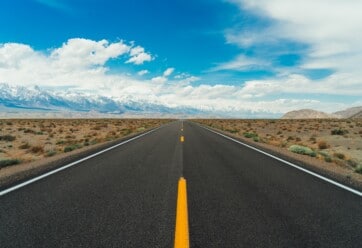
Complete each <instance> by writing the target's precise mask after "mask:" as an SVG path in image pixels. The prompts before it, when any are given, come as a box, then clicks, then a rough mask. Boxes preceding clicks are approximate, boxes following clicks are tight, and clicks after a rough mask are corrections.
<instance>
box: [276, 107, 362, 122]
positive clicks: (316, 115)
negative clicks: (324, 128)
mask: <svg viewBox="0 0 362 248" xmlns="http://www.w3.org/2000/svg"><path fill="white" fill-rule="evenodd" d="M330 118H342V119H347V118H352V119H357V118H362V106H359V107H352V108H348V109H345V110H342V111H337V112H334V113H331V114H329V113H325V112H321V111H316V110H313V109H300V110H294V111H290V112H287V113H285V114H284V115H283V117H282V119H330Z"/></svg>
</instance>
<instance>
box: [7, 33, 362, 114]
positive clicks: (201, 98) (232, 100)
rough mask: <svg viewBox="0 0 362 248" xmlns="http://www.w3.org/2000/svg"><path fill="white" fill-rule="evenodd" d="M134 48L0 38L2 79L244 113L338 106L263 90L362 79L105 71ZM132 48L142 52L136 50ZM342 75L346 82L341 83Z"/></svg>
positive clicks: (352, 88) (328, 88)
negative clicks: (47, 45)
mask: <svg viewBox="0 0 362 248" xmlns="http://www.w3.org/2000/svg"><path fill="white" fill-rule="evenodd" d="M137 49H138V48H137ZM140 50H141V49H139V51H140ZM141 53H142V52H141ZM131 54H132V46H130V45H127V44H125V43H124V42H122V41H120V42H115V43H110V42H108V41H104V40H102V41H91V40H85V39H71V40H69V41H67V42H66V43H64V44H63V45H62V46H61V47H59V48H55V49H53V50H49V51H48V52H41V51H36V50H34V49H33V48H32V47H30V46H28V45H25V44H18V43H7V44H2V45H0V82H6V83H9V84H11V85H16V84H17V85H19V84H20V85H23V86H31V85H39V86H47V87H50V88H51V87H71V89H72V91H82V92H90V93H96V94H100V95H104V96H111V97H112V98H114V99H120V100H122V99H123V100H134V101H144V102H150V103H157V104H164V105H166V106H186V107H192V108H198V109H204V110H209V111H223V112H230V113H231V114H232V115H234V116H238V114H240V116H239V117H242V116H241V114H242V113H244V112H248V111H249V112H250V111H251V112H253V111H254V112H258V111H263V112H268V113H280V112H285V111H289V110H292V109H295V108H306V107H313V108H316V109H319V110H329V109H331V108H332V107H333V108H338V106H339V107H340V105H338V106H337V105H336V104H331V103H328V104H327V103H326V102H323V103H321V102H319V101H316V100H314V99H308V98H306V99H302V100H291V99H284V98H285V97H284V98H283V99H279V97H278V96H276V97H274V98H273V97H272V98H271V99H272V100H265V99H264V98H263V97H262V96H264V95H271V96H273V95H277V94H279V93H283V92H284V93H302V92H307V93H322V94H323V93H332V94H334V93H336V92H338V93H339V94H345V95H352V96H358V95H362V85H361V84H359V81H358V80H355V78H354V77H353V75H351V74H348V73H345V74H339V75H338V76H337V75H332V76H330V77H328V78H327V79H324V81H321V82H317V83H316V82H313V81H311V80H309V79H307V78H305V77H302V76H300V75H294V74H293V75H286V76H284V77H283V78H280V79H278V80H276V79H275V80H263V81H249V82H246V84H245V85H240V86H231V85H222V84H217V85H206V84H200V85H192V84H191V83H192V82H195V81H197V80H200V78H198V77H195V76H192V75H189V74H187V73H181V74H179V76H180V77H172V79H171V78H169V76H170V75H172V73H173V70H172V69H173V68H168V69H167V70H165V71H164V72H163V73H162V74H161V75H160V76H157V77H154V78H152V79H150V80H139V79H137V78H139V77H138V76H135V77H134V76H132V75H127V74H124V73H120V72H112V73H107V72H108V71H109V70H110V69H109V68H108V67H107V66H106V63H107V61H108V60H110V59H114V58H120V57H122V56H124V57H126V56H127V55H131ZM133 54H139V52H137V51H133ZM131 56H132V55H131ZM239 65H240V64H239ZM142 73H144V72H142ZM342 81H343V84H341V83H340V82H342ZM331 106H332V107H331ZM336 106H337V107H336Z"/></svg>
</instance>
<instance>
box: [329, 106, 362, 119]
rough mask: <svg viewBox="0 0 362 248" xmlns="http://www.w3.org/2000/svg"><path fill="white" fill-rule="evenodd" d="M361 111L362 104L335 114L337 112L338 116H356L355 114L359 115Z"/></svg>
mask: <svg viewBox="0 0 362 248" xmlns="http://www.w3.org/2000/svg"><path fill="white" fill-rule="evenodd" d="M361 111H362V106H359V107H353V108H348V109H345V110H342V111H338V112H335V113H333V114H335V115H336V116H338V117H340V118H356V117H354V116H355V115H358V113H361ZM357 118H358V117H357ZM359 118H361V117H359Z"/></svg>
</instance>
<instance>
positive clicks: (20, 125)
mask: <svg viewBox="0 0 362 248" xmlns="http://www.w3.org/2000/svg"><path fill="white" fill-rule="evenodd" d="M168 121H170V120H167V119H44V120H43V119H35V120H31V119H29V120H28V119H26V120H25V119H23V120H22V119H14V120H0V169H1V168H5V167H8V166H13V165H17V164H20V163H26V162H31V161H35V160H39V159H42V158H45V157H52V156H55V155H58V154H62V153H69V152H72V151H74V150H77V149H80V148H83V147H88V146H92V145H95V144H100V143H104V142H107V141H112V140H116V139H119V138H122V137H124V136H127V135H130V134H134V133H139V132H142V131H145V130H146V129H149V128H154V127H157V126H160V125H162V124H164V123H166V122H168Z"/></svg>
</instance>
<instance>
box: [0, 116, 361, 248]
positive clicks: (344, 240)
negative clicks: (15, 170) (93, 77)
mask: <svg viewBox="0 0 362 248" xmlns="http://www.w3.org/2000/svg"><path fill="white" fill-rule="evenodd" d="M181 136H182V137H183V139H184V140H183V142H181V141H182V139H181ZM180 177H184V178H185V179H186V182H187V203H188V204H187V208H188V225H189V228H188V229H189V240H190V247H195V248H197V247H203V248H212V247H221V248H227V247H362V239H361V231H362V197H361V196H359V195H357V194H354V193H351V192H349V191H347V190H345V189H343V188H340V187H337V186H335V185H333V184H331V183H328V182H326V181H323V180H321V179H319V178H317V177H314V176H311V175H309V174H307V173H305V172H303V171H300V170H298V169H296V168H293V167H291V166H289V165H286V164H285V163H283V162H280V161H278V160H275V159H273V158H271V157H268V156H266V155H264V154H261V153H259V152H257V151H255V150H252V149H250V148H247V147H245V146H242V145H240V144H238V143H236V142H233V141H232V140H229V139H226V138H224V137H222V136H220V135H217V134H215V133H213V132H210V131H209V130H207V129H204V128H202V127H200V126H198V125H197V124H195V123H192V122H189V121H183V122H182V121H177V122H173V123H171V124H169V125H165V126H163V127H161V128H159V129H157V130H155V131H154V132H151V133H148V134H146V135H144V136H142V137H140V138H138V139H135V140H132V141H131V142H128V143H126V144H124V145H121V146H119V147H116V148H114V149H112V150H109V151H107V152H104V153H102V154H99V155H98V156H95V157H93V158H90V159H88V160H85V161H83V162H81V163H78V164H76V165H74V166H72V167H69V168H67V169H65V170H62V171H60V172H58V173H55V174H53V175H50V176H48V177H45V178H43V179H41V180H38V181H36V182H34V183H31V184H29V185H26V186H24V187H21V188H19V189H16V190H14V191H11V192H9V193H7V194H4V195H2V196H0V247H1V248H7V247H173V246H174V237H175V221H176V202H177V196H178V180H179V178H180Z"/></svg>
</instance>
